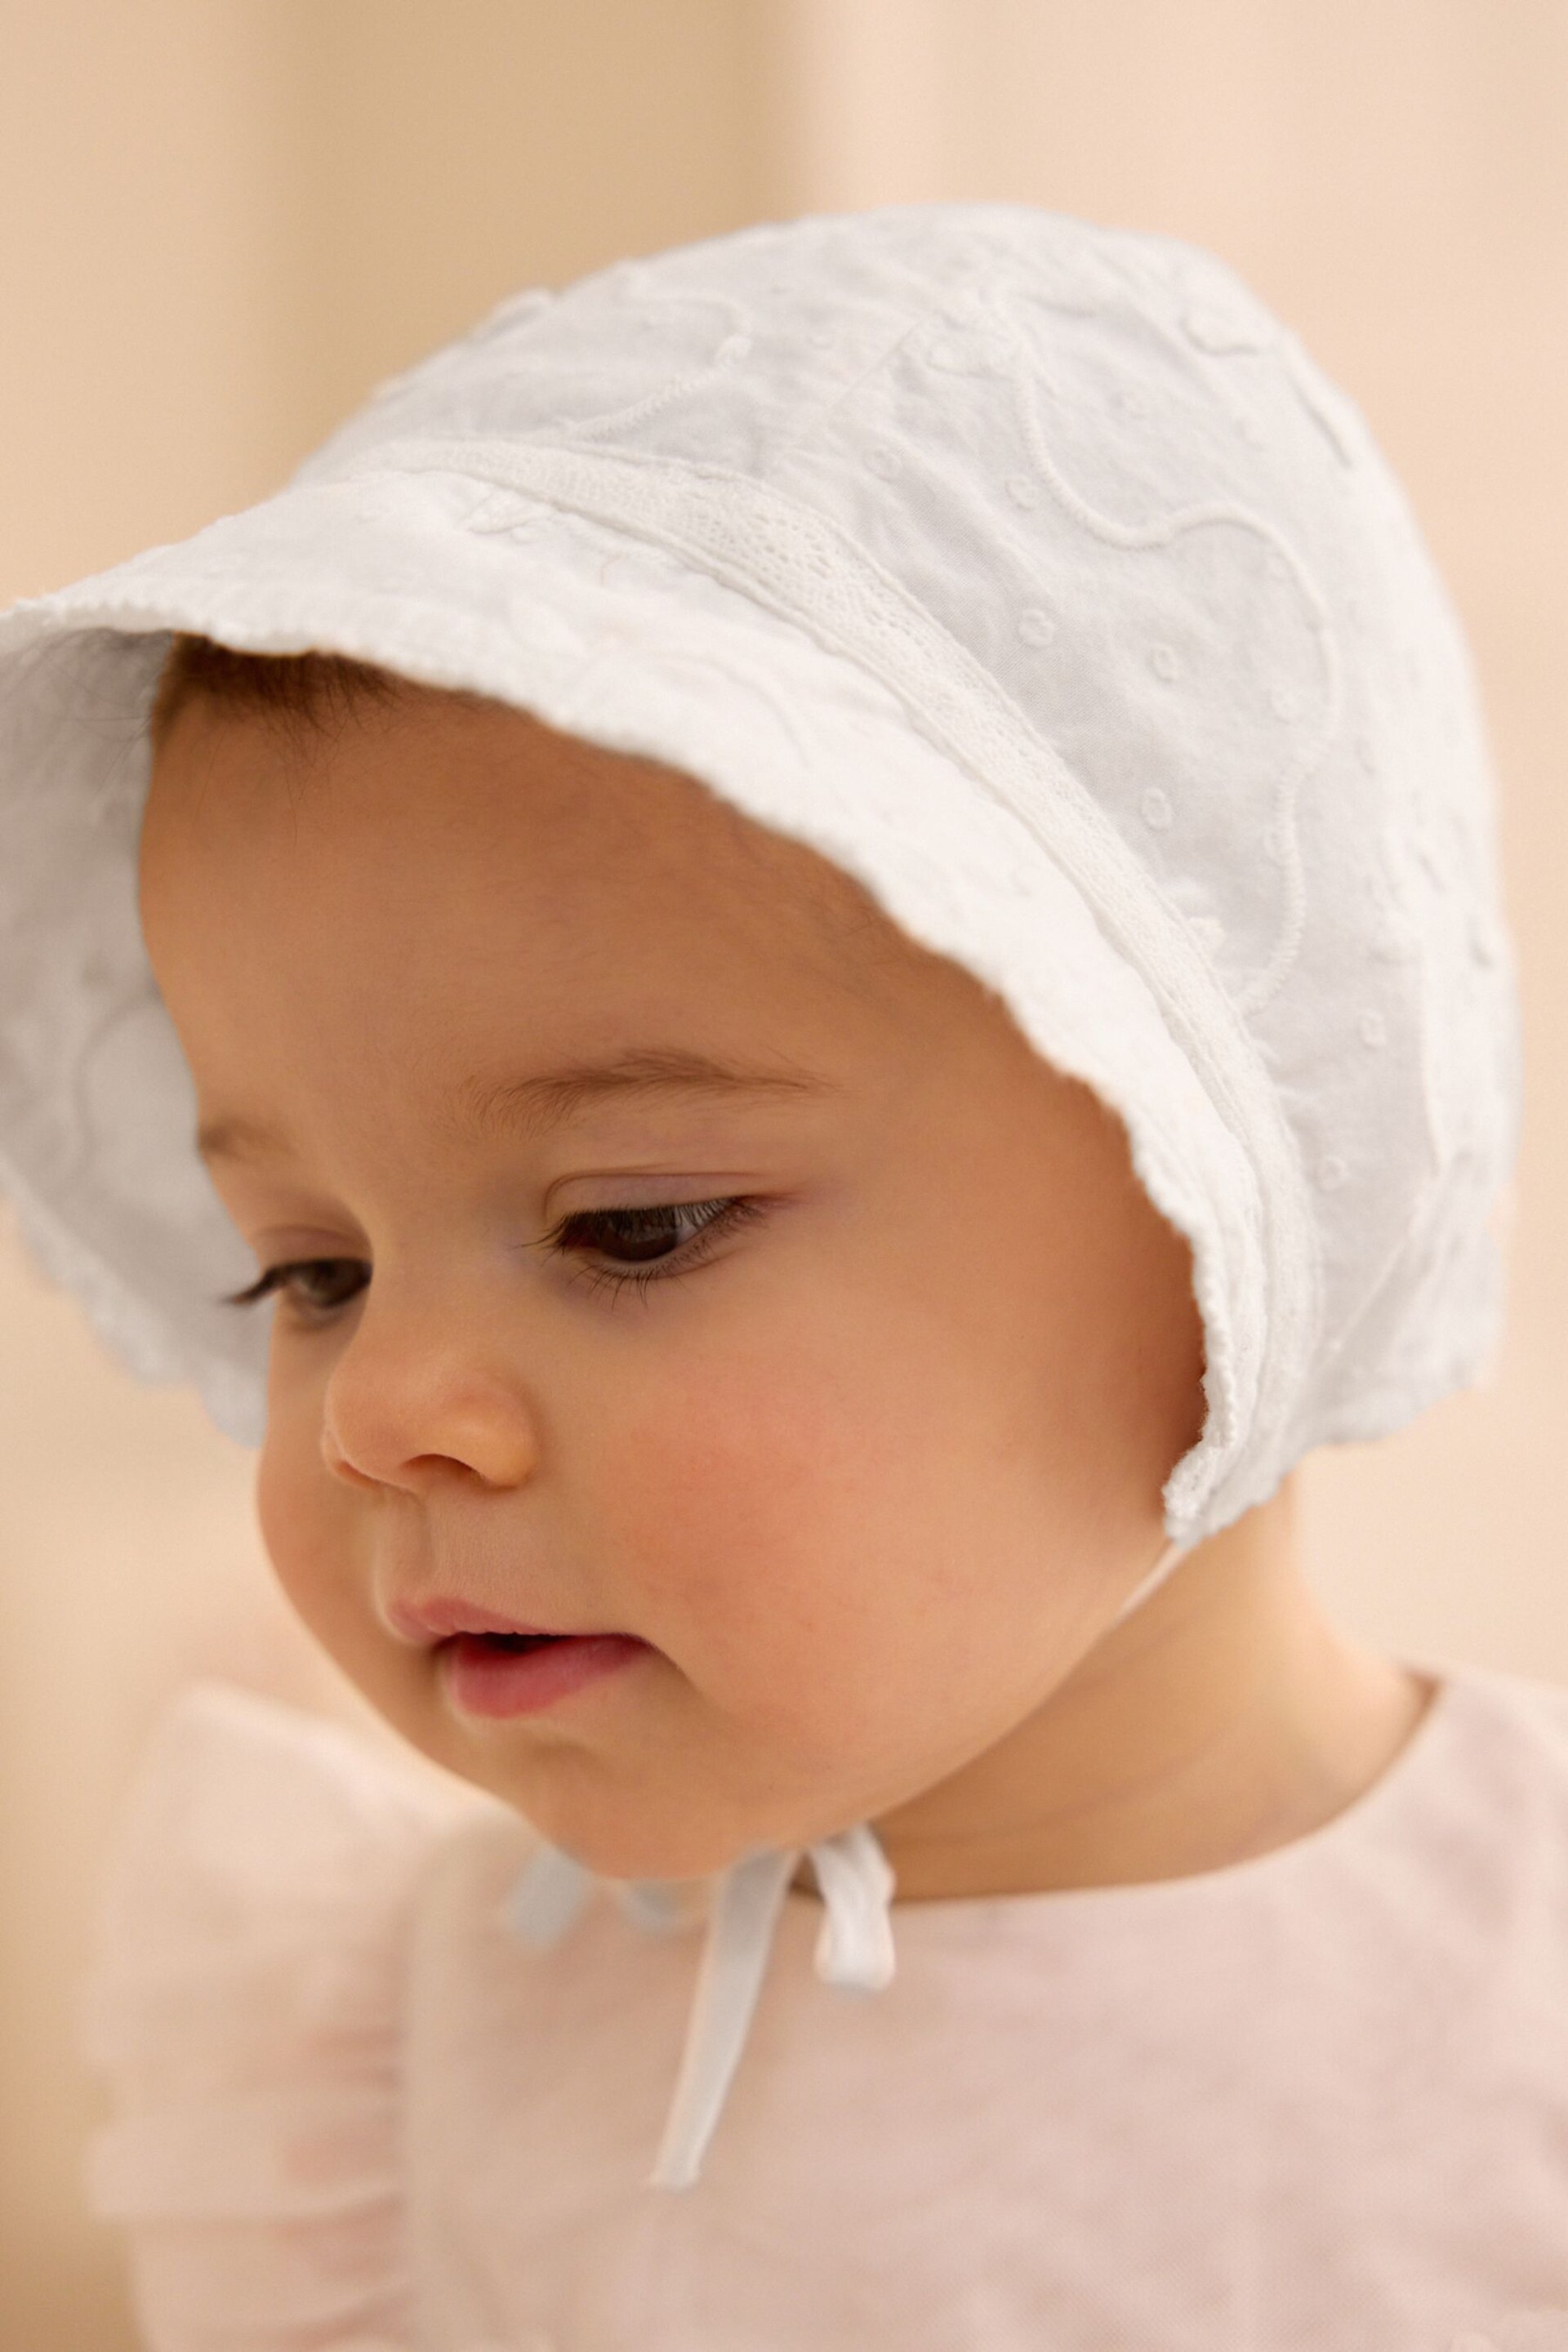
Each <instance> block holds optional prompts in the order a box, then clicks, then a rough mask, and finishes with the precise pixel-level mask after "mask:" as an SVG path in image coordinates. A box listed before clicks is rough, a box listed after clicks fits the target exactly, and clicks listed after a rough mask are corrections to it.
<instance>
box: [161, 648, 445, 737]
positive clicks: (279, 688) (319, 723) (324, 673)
mask: <svg viewBox="0 0 1568 2352" xmlns="http://www.w3.org/2000/svg"><path fill="white" fill-rule="evenodd" d="M405 691H406V688H405V681H404V680H403V679H402V678H399V677H395V676H394V675H393V673H392V672H391V671H390V670H385V669H378V668H377V667H375V666H374V664H373V663H371V662H362V661H354V660H352V659H351V658H350V656H348V655H346V654H322V653H303V654H248V653H237V652H236V650H235V648H234V647H233V646H220V645H219V644H217V643H216V640H215V639H214V638H212V637H204V636H199V635H194V634H191V633H187V632H184V631H182V632H180V633H178V634H177V635H175V636H174V640H173V642H172V643H171V645H170V647H169V651H168V655H167V657H166V658H165V660H164V663H163V670H162V673H161V674H160V677H159V679H158V691H157V695H156V697H155V698H154V700H153V714H152V718H151V719H150V721H149V731H150V732H151V735H152V738H153V743H154V745H156V744H157V743H159V742H161V741H162V740H163V736H164V735H165V734H166V733H167V731H168V730H169V728H170V727H171V726H172V725H173V723H174V719H175V717H176V715H177V714H178V713H179V712H180V711H181V710H183V709H184V706H185V704H186V703H187V702H191V701H194V700H195V699H196V698H198V697H200V698H203V699H205V700H206V701H208V702H210V703H215V704H216V705H217V706H218V707H219V708H220V709H226V710H234V711H245V712H249V713H251V714H253V715H254V716H256V717H258V718H263V719H279V720H281V721H282V722H284V723H285V724H286V725H287V724H289V723H290V722H292V723H294V724H296V725H298V724H303V725H304V726H307V727H310V728H314V729H317V730H320V731H321V732H322V733H326V732H328V731H330V730H331V728H332V727H333V726H334V725H341V724H342V721H343V720H344V719H348V718H349V717H351V716H352V715H353V712H354V711H355V709H358V708H359V707H361V706H362V705H363V704H364V703H367V702H374V703H387V702H392V701H394V700H395V699H396V698H397V697H398V695H399V694H401V693H404V692H405Z"/></svg>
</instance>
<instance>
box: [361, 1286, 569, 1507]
mask: <svg viewBox="0 0 1568 2352" xmlns="http://www.w3.org/2000/svg"><path fill="white" fill-rule="evenodd" d="M538 1458H539V1444H538V1430H537V1424H536V1420H535V1415H534V1412H533V1409H532V1406H531V1402H530V1400H529V1398H528V1397H527V1396H526V1394H525V1393H524V1391H523V1388H522V1385H521V1381H520V1380H519V1378H518V1375H517V1373H516V1370H515V1369H514V1368H513V1367H511V1366H510V1365H508V1364H507V1363H506V1362H505V1361H504V1360H502V1359H501V1357H500V1351H499V1350H498V1349H495V1348H494V1347H493V1345H490V1344H488V1343H487V1340H486V1339H485V1337H484V1335H483V1334H482V1333H476V1332H466V1331H463V1330H460V1329H458V1330H454V1329H453V1328H451V1326H450V1325H445V1326H442V1327H439V1328H438V1327H437V1326H436V1325H435V1324H434V1323H433V1321H432V1320H431V1319H430V1318H421V1319H420V1320H419V1321H418V1322H417V1323H416V1321H415V1320H414V1319H413V1318H409V1317H404V1316H398V1317H393V1316H391V1315H387V1314H376V1313H374V1312H373V1311H372V1310H371V1307H370V1302H369V1301H368V1300H367V1302H366V1309H365V1311H364V1313H363V1315H362V1318H361V1320H360V1322H359V1325H358V1328H356V1329H355V1331H354V1332H353V1336H352V1338H351V1339H349V1341H348V1343H347V1345H346V1346H345V1347H344V1349H343V1350H342V1354H341V1355H340V1356H339V1358H338V1360H337V1361H336V1363H335V1364H334V1365H333V1367H332V1370H331V1375H330V1377H329V1379H328V1381H327V1385H326V1390H325V1392H324V1395H323V1399H322V1409H321V1459H322V1461H323V1462H324V1463H325V1464H326V1466H327V1468H328V1469H329V1471H331V1473H332V1475H334V1476H336V1477H340V1478H342V1479H344V1480H345V1481H346V1482H347V1483H348V1484H350V1485H351V1486H395V1487H398V1488H401V1489H402V1490H404V1491H405V1492H406V1493H411V1494H420V1495H422V1494H426V1493H427V1492H429V1491H430V1489H431V1488H432V1487H433V1486H437V1485H438V1484H439V1483H440V1482H441V1481H442V1480H443V1479H448V1478H451V1477H452V1476H454V1475H461V1476H466V1477H470V1478H476V1479H479V1480H480V1481H481V1482H482V1483H483V1484H484V1485H486V1486H495V1487H509V1486H521V1484H523V1483H524V1481H526V1480H527V1479H529V1478H530V1477H531V1476H532V1475H533V1473H534V1470H535V1468H536V1466H537V1463H538Z"/></svg>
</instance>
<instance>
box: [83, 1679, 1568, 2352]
mask: <svg viewBox="0 0 1568 2352" xmlns="http://www.w3.org/2000/svg"><path fill="white" fill-rule="evenodd" d="M541 1851H542V1853H543V1854H544V1855H545V1857H546V1858H547V1859H546V1864H545V1865H544V1867H543V1870H542V1867H541V1863H540V1853H541ZM550 1852H551V1850H550V1849H548V1848H545V1849H542V1850H541V1849H540V1847H539V1844H538V1841H537V1840H536V1839H535V1838H534V1837H533V1836H532V1833H531V1832H530V1831H529V1830H528V1829H527V1828H526V1827H525V1825H524V1824H522V1823H521V1822H519V1821H518V1820H517V1819H515V1818H514V1817H513V1816H511V1815H510V1814H509V1813H507V1812H505V1811H502V1810H501V1809H500V1808H499V1807H496V1806H494V1805H492V1804H491V1802H490V1801H489V1800H488V1799H469V1798H468V1797H465V1796H461V1795H457V1794H454V1795H453V1796H452V1797H450V1798H448V1797H447V1795H446V1794H445V1792H444V1791H438V1792H435V1793H432V1791H431V1790H429V1788H427V1786H426V1784H425V1783H423V1782H419V1783H415V1782H413V1781H412V1780H408V1779H407V1778H406V1777H405V1774H404V1773H403V1772H402V1771H401V1770H400V1769H398V1768H397V1766H396V1765H395V1763H394V1762H392V1761H391V1760H390V1759H387V1758H386V1757H384V1755H383V1753H382V1752H381V1751H380V1750H378V1749H374V1748H370V1747H369V1746H368V1745H362V1743H361V1742H360V1741H359V1740H358V1739H356V1738H354V1737H353V1736H352V1735H350V1734H348V1733H346V1732H343V1731H341V1730H339V1729H337V1728H336V1727H332V1726H331V1725H328V1724H325V1723H322V1722H320V1721H317V1720H315V1719H314V1718H311V1717H305V1716H302V1715H299V1714H296V1713H294V1712H292V1711H289V1710H287V1709H284V1708H280V1707H278V1706H273V1705H271V1704H269V1703H268V1702H264V1701H261V1700H258V1699H255V1698H251V1697H248V1696H243V1695H241V1694H239V1693H237V1692H231V1691H226V1690H220V1689H206V1690H203V1691H199V1692H196V1693H195V1694H193V1695H192V1696H190V1697H189V1698H187V1699H186V1700H185V1701H184V1702H183V1703H182V1704H181V1706H179V1707H178V1708H177V1709H176V1710H175V1712H174V1716H173V1717H172V1719H171V1720H170V1722H169V1723H168V1725H167V1726H166V1727H165V1729H164V1731H163V1735H162V1738H161V1739H160V1741H159V1742H158V1745H157V1747H156V1749H155V1752H154V1754H153V1758H152V1759H151V1761H150V1764H149V1768H148V1770H147V1773H146V1776H145V1778H144V1780H143V1781H142V1787H141V1790H140V1791H139V1793H138V1797H137V1800H136V1803H135V1806H134V1808H133V1811H132V1819H131V1821H130V1822H129V1824H128V1827H127V1832H126V1834H125V1837H124V1840H123V1842H122V1845H121V1853H120V1855H119V1857H118V1860H117V1864H116V1868H115V1873H114V1877H113V1882H112V1884H111V1886H110V1895H109V1901H108V1905H107V1911H106V1917H105V1923H104V1927H103V1935H102V1942H101V1946H100V1955H99V1960H98V1964H97V1967H96V1969H95V1972H94V1980H93V1983H92V1987H91V1994H90V2000H89V2014H90V2021H91V2042H92V2047H93V2051H94V2054H95V2056H96V2058H97V2059H98V2061H99V2062H100V2063H101V2064H102V2065H103V2066H104V2067H105V2068H106V2069H107V2070H108V2071H109V2073H110V2076H111V2079H112V2082H113V2085H114V2090H115V2096H116V2103H117V2106H118V2110H119V2114H118V2119H117V2120H116V2121H114V2122H113V2123H111V2124H110V2126H108V2128H107V2129H106V2130H105V2131H104V2132H103V2133H102V2134H101V2136H100V2140H99V2143H98V2146H97V2147H96V2150H95V2154H94V2165H93V2174H94V2192H95V2201H96V2203H97V2205H98V2207H99V2209H100V2210H102V2211H105V2212H108V2213H110V2214H114V2215H117V2216H119V2217H121V2218H122V2219H124V2220H125V2221H128V2222H129V2223H130V2225H131V2232H132V2243H133V2248H134V2254H135V2265H136V2274H137V2281H138V2288H139V2294H140V2297H141V2301H142V2311H143V2316H144V2324H145V2326H146V2330H147V2336H148V2341H149V2343H150V2344H151V2345H152V2346H153V2347H157V2352H217V2347H219V2346H220V2345H221V2346H222V2347H225V2352H238V2347H244V2352H286V2347H287V2352H305V2347H310V2352H325V2348H326V2347H330V2352H351V2347H353V2352H371V2347H376V2352H384V2348H385V2352H501V2347H504V2352H808V2347H809V2352H839V2347H842V2352H850V2347H853V2352H870V2347H875V2348H876V2352H883V2348H884V2347H885V2352H894V2347H898V2352H1042V2347H1045V2346H1047V2345H1048V2346H1049V2347H1050V2352H1110V2347H1117V2352H1121V2347H1135V2352H1145V2347H1147V2352H1262V2347H1267V2352H1485V2347H1493V2352H1564V2347H1568V2034H1565V2032H1564V1987H1565V1984H1568V1692H1563V1691H1559V1690H1556V1689H1553V1688H1550V1687H1548V1686H1545V1685H1535V1684H1532V1683H1530V1682H1528V1681H1524V1680H1521V1679H1516V1678H1513V1677H1509V1676H1504V1675H1489V1674H1484V1673H1481V1672H1479V1671H1474V1670H1465V1671H1462V1672H1460V1673H1458V1674H1456V1675H1450V1676H1449V1677H1448V1678H1447V1680H1446V1681H1445V1683H1444V1685H1443V1686H1442V1688H1441V1690H1440V1691H1439V1694H1438V1696H1437V1697H1436V1700H1435V1701H1434V1703H1433V1705H1432V1706H1431V1708H1430V1709H1429V1711H1428V1713H1427V1715H1426V1718H1425V1719H1424V1721H1423V1723H1422V1725H1421V1727H1419V1729H1418V1730H1417V1732H1416V1734H1415V1738H1413V1740H1412V1741H1411V1743H1410V1744H1409V1745H1408V1747H1407V1748H1405V1751H1404V1753H1403V1754H1402V1756H1401V1757H1400V1758H1399V1759H1398V1760H1397V1762H1396V1763H1395V1764H1394V1767H1393V1768H1392V1769H1390V1770H1389V1771H1388V1772H1387V1773H1386V1774H1385V1775H1384V1778H1383V1779H1382V1780H1380V1782H1379V1783H1378V1784H1377V1786H1376V1787H1375V1788H1374V1789H1373V1790H1371V1791H1370V1792H1369V1793H1368V1794H1367V1795H1366V1796H1364V1797H1363V1798H1362V1799H1361V1800H1360V1801H1358V1802H1357V1803H1355V1804H1354V1805H1352V1807H1351V1808H1350V1809H1349V1810H1348V1811H1345V1812H1343V1813H1342V1814H1341V1815H1340V1816H1339V1817H1338V1819H1337V1820H1335V1821H1334V1822H1331V1823H1330V1824H1329V1825H1328V1826H1327V1827H1325V1828H1323V1829H1321V1830H1320V1831H1318V1832H1315V1833H1314V1834H1312V1835H1310V1836H1309V1837H1306V1838H1303V1839H1300V1840H1299V1841H1297V1842H1295V1843H1292V1844H1290V1845H1288V1846H1285V1847H1282V1848H1280V1849H1279V1850H1278V1851H1276V1852H1275V1853H1270V1854H1267V1855H1264V1856H1262V1857H1260V1858H1258V1859H1256V1860H1253V1861H1250V1862H1246V1863H1242V1864H1237V1865H1236V1866H1234V1867H1232V1868H1229V1869H1226V1870H1222V1871H1217V1872H1211V1873H1208V1874H1204V1875H1200V1876H1195V1877H1189V1878H1184V1879H1177V1880H1171V1881H1165V1882H1163V1883H1160V1884H1156V1885H1141V1886H1130V1887H1111V1888H1099V1889H1093V1890H1088V1891H1082V1892H1069V1893H1057V1894H1042V1895H1014V1896H1001V1897H994V1898H979V1899H966V1900H957V1901H944V1902H924V1903H910V1904H906V1905H900V1904H895V1905H894V1906H893V1909H892V1915H891V1916H892V1921H893V1930H894V1937H895V1940H896V1945H897V1970H896V1974H895V1975H894V1977H893V1979H892V1980H891V1981H890V1982H889V1983H888V1984H887V1985H886V1986H885V1989H883V1990H879V1991H875V1992H867V1991H862V1992H860V1993H846V1992H844V1991H842V1990H837V1989H835V1988H833V1987H831V1986H829V1985H826V1984H824V1983H823V1982H822V1981H820V1980H819V1977H818V1975H817V1973H816V1969H814V1965H813V1960H814V1954H818V1948H819V1944H820V1942H821V1941H822V1940H823V1927H824V1918H825V1915H824V1909H823V1906H821V1905H820V1904H819V1903H818V1902H817V1900H816V1897H814V1896H811V1895H803V1894H798V1893H795V1892H788V1893H784V1894H783V1896H782V1901H781V1902H780V1905H779V1911H778V1920H777V1927H776V1933H775V1936H774V1940H773V1949H772V1954H771V1957H770V1958H769V1959H768V1963H767V1970H766V1974H765V1977H764V1979H763V1986H762V1992H761V1998H760V2000H759V2002H758V2005H757V2009H756V2012H755V2016H754V2020H753V2021H752V2030H751V2033H750V2038H749V2041H747V2042H746V2046H745V2048H744V2051H743V2053H742V2056H741V2059H740V2063H739V2065H738V2068H737V2070H736V2072H735V2074H734V2078H733V2083H732V2086H731V2090H730V2094H729V2097H728V2101H727V2104H725V2105H724V2106H723V2112H722V2114H721V2117H720V2119H719V2121H718V2124H717V2127H716V2129H715V2131H714V2133H713V2137H712V2140H711V2145H710V2148H709V2151H708V2154H707V2157H706V2160H705V2163H704V2165H703V2168H702V2172H701V2177H700V2179H699V2180H698V2181H697V2183H696V2185H695V2186H693V2187H691V2188H689V2189H684V2190H682V2191H680V2192H679V2193H674V2194H672V2193H670V2192H669V2191H668V2189H658V2188H650V2187H649V2186H648V2177H649V2167H650V2162H651V2161H652V2158H653V2155H654V2151H655V2149H656V2147H658V2143H659V2137H660V2132H661V2129H662V2128H663V2126H664V2125H665V2121H666V2116H667V2113H668V2107H669V2101H670V2095H671V2086H672V2081H673V2079H674V2077H675V2075H676V2073H677V2071H678V2066H679V2059H680V2054H681V2049H682V2043H683V2039H684V2037H685V2034H686V2027H687V2019H688V2013H689V2011H690V2009H691V2005H692V1998H693V1987H694V1982H695V1980H696V1978H697V1975H698V1972H699V1966H700V1954H701V1950H702V1945H701V1917H700V1914H701V1911H702V1910H703V1908H704V1907H705V1906H704V1900H703V1898H704V1890H702V1889H700V1888H699V1889H697V1890H694V1895H695V1900H694V1902H692V1903H689V1905H688V1906H687V1909H688V1916H687V1918H686V1919H685V1921H684V1922H681V1921H679V1920H678V1921H676V1922H674V1923H673V1924H672V1923H671V1920H670V1919H668V1918H666V1919H665V1921H664V1923H663V1926H662V1927H660V1925H659V1921H658V1916H657V1914H656V1912H655V1911H654V1909H653V1908H652V1907H651V1906H649V1905H647V1903H646V1902H644V1903H641V1904H639V1905H632V1904H629V1903H628V1902H627V1901H626V1899H625V1897H626V1890H624V1889H616V1890H608V1889H603V1888H594V1889H591V1890H590V1892H589V1899H588V1900H587V1901H586V1902H585V1903H584V1904H583V1905H582V1906H581V1907H580V1908H579V1910H578V1912H577V1915H576V1916H575V1917H574V1918H570V1919H568V1920H566V1923H565V1924H564V1925H563V1928H562V1932H561V1933H560V1934H559V1935H558V1936H557V1937H556V1939H555V1940H554V1941H553V1942H550V1941H548V1940H541V1939H540V1938H539V1935H538V1930H539V1928H540V1924H541V1923H540V1916H539V1915H540V1912H541V1910H542V1907H543V1906H542V1904H541V1901H540V1899H539V1898H540V1888H541V1885H542V1878H543V1879H544V1880H548V1878H549V1877H550V1872H551V1865H550V1864H548V1856H549V1854H550ZM520 1874H521V1875H522V1876H523V1877H524V1878H525V1879H527V1880H529V1881H530V1882H531V1885H532V1888H533V1895H534V1902H533V1917H532V1927H533V1929H534V1931H535V1940H533V1941H529V1940H526V1939H525V1938H524V1937H522V1936H520V1934H519V1933H518V1931H517V1927H516V1925H515V1924H514V1915H515V1895H516V1889H517V1886H518V1884H519V1880H520ZM615 1895H620V1896H621V1897H622V1899H621V1900H616V1899H614V1897H615ZM567 1907H568V1908H569V1906H567ZM862 1924H864V1923H862Z"/></svg>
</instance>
